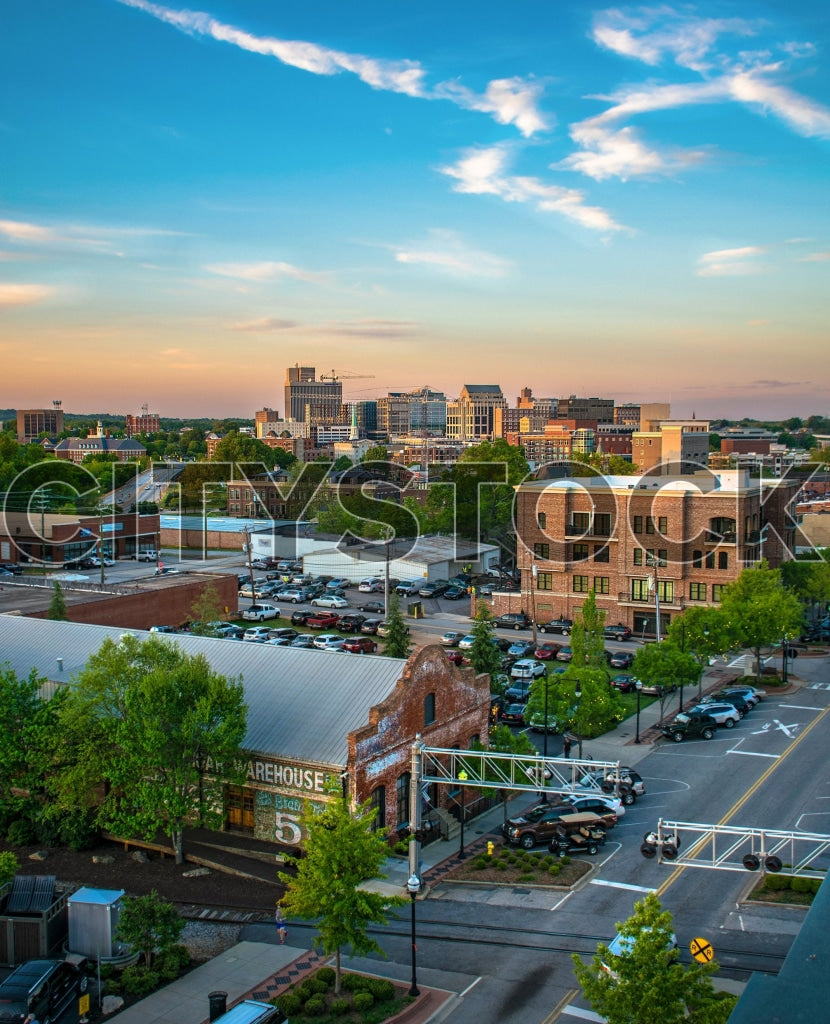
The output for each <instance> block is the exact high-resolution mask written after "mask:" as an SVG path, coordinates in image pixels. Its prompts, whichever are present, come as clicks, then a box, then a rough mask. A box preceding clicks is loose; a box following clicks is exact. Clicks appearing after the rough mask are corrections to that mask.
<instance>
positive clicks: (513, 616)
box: [493, 612, 533, 629]
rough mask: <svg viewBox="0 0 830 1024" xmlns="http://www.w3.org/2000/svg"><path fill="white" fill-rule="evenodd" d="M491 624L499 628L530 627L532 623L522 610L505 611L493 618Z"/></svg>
mask: <svg viewBox="0 0 830 1024" xmlns="http://www.w3.org/2000/svg"><path fill="white" fill-rule="evenodd" d="M493 625H494V626H499V627H500V628H501V629H530V627H531V626H532V625H533V623H532V622H531V621H530V619H529V618H528V617H527V615H525V613H524V612H506V613H505V614H504V615H499V617H498V618H497V619H493Z"/></svg>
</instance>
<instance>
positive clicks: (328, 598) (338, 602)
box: [311, 594, 349, 608]
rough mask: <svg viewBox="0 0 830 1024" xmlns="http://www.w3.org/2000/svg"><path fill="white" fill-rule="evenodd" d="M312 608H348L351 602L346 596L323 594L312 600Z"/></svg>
mask: <svg viewBox="0 0 830 1024" xmlns="http://www.w3.org/2000/svg"><path fill="white" fill-rule="evenodd" d="M311 607H312V608H348V607H349V602H348V601H347V600H346V598H345V597H335V596H334V595H329V594H323V596H322V597H315V598H314V600H313V601H312V602H311Z"/></svg>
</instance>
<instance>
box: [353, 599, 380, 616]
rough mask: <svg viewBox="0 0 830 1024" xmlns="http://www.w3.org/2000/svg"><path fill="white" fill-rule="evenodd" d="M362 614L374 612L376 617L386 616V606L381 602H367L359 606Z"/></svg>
mask: <svg viewBox="0 0 830 1024" xmlns="http://www.w3.org/2000/svg"><path fill="white" fill-rule="evenodd" d="M359 607H360V610H361V611H362V612H374V613H375V614H376V615H385V614H386V605H385V604H384V603H383V601H367V602H366V604H362V605H360V606H359Z"/></svg>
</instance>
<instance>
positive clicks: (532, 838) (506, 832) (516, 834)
mask: <svg viewBox="0 0 830 1024" xmlns="http://www.w3.org/2000/svg"><path fill="white" fill-rule="evenodd" d="M575 813H577V812H575V811H574V807H573V804H571V803H568V802H567V801H562V802H561V803H556V804H552V803H551V804H537V806H536V807H532V808H531V809H530V810H529V811H526V812H525V813H524V814H522V815H520V816H519V817H516V818H508V820H507V821H506V822H505V823H504V825H502V829H501V832H502V836H503V837H504V838H505V839H506V840H507V842H508V843H511V844H512V845H513V846H522V847H524V849H525V850H532V849H533V847H534V846H536V845H537V844H538V843H545V842H550V840H551V839H552V838H553V837H554V835H555V834H556V827H557V825H558V824H559V822H560V821H561V820H562V818H564V817H566V816H568V815H573V814H575ZM584 817H585V820H584V821H583V822H581V824H584V825H592V826H594V827H596V826H599V827H600V828H602V827H603V819H601V818H599V817H597V816H596V815H585V816H584Z"/></svg>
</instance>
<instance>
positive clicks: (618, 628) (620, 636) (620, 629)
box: [602, 622, 631, 640]
mask: <svg viewBox="0 0 830 1024" xmlns="http://www.w3.org/2000/svg"><path fill="white" fill-rule="evenodd" d="M602 635H603V636H604V637H605V639H606V640H630V639H631V630H630V629H629V628H628V626H624V625H623V624H622V623H621V622H618V623H617V624H616V625H615V626H605V628H604V629H603V631H602Z"/></svg>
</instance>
